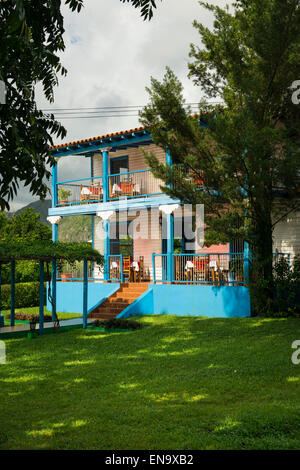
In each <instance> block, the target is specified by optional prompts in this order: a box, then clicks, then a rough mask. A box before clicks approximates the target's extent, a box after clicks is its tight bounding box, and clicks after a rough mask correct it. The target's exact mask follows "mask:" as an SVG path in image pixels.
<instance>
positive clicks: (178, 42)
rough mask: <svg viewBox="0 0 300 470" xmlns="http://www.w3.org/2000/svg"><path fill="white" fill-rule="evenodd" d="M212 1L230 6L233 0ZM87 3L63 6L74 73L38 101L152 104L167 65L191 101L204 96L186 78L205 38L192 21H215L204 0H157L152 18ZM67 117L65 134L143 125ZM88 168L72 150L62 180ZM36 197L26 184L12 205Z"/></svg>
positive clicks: (116, 4) (66, 60) (107, 2)
mask: <svg viewBox="0 0 300 470" xmlns="http://www.w3.org/2000/svg"><path fill="white" fill-rule="evenodd" d="M210 3H214V4H218V5H219V6H224V5H225V4H226V3H229V2H228V1H226V0H215V1H211V2H210ZM84 5H85V6H84V8H83V9H82V11H81V12H80V13H79V14H78V13H73V12H71V11H70V10H69V9H68V8H66V7H63V14H64V18H65V29H66V32H65V43H66V50H65V52H64V53H63V55H62V62H63V64H64V66H65V67H66V68H67V70H68V75H67V77H64V78H60V82H59V86H58V87H57V88H56V92H55V102H54V104H53V105H51V106H50V105H49V103H48V102H47V101H46V100H45V99H44V98H43V96H42V93H41V91H40V89H39V88H38V90H37V102H38V105H39V106H40V107H41V108H42V109H46V108H47V109H48V108H50V107H52V108H56V109H57V108H81V107H83V108H85V107H105V106H132V105H133V106H137V105H145V104H146V103H147V99H148V98H147V92H146V91H145V87H146V86H148V85H149V83H150V77H151V76H153V77H155V78H158V79H161V78H162V77H163V75H164V73H165V67H166V66H167V65H168V66H170V67H171V69H172V70H173V71H174V72H175V73H176V75H177V76H178V77H179V78H180V80H181V81H182V82H183V84H184V88H185V98H186V101H187V102H198V101H199V99H200V97H201V90H200V89H199V88H197V87H195V86H194V85H193V83H192V81H191V80H189V79H188V78H187V63H188V53H189V46H190V44H191V43H195V44H199V35H198V33H197V31H196V30H195V28H193V26H192V22H193V20H194V19H197V20H198V21H201V22H202V23H204V24H205V25H207V26H211V25H212V21H213V19H212V15H211V14H210V13H208V12H207V11H206V10H205V9H203V8H202V7H201V6H199V4H198V1H197V0H163V2H162V3H160V2H159V1H157V7H158V8H157V10H156V11H155V15H154V17H153V19H152V20H151V21H150V22H148V21H147V22H144V21H143V20H142V18H141V17H140V13H139V10H138V9H135V8H133V7H132V6H131V5H130V4H122V3H121V2H120V0H85V2H84ZM61 122H62V123H63V125H64V126H65V127H66V129H67V137H66V139H64V141H66V142H69V141H72V140H79V139H83V138H89V137H93V136H98V135H103V134H105V133H110V132H116V131H119V130H125V129H130V128H134V127H137V126H139V125H140V124H139V121H138V117H137V116H132V117H109V118H108V117H105V118H104V117H98V118H94V119H83V118H81V119H64V120H62V121H61ZM55 143H60V142H59V141H57V142H55ZM89 169H90V168H89V162H87V161H86V159H84V158H83V157H70V158H67V157H66V158H64V159H61V161H60V163H59V167H58V181H63V180H68V179H73V178H76V177H84V176H89ZM33 200H36V198H33V197H32V196H31V195H30V194H29V191H28V190H27V189H26V188H21V189H20V191H19V194H18V197H17V198H16V199H15V200H14V202H13V203H12V204H11V210H13V211H14V210H17V209H19V208H20V207H22V206H24V205H26V204H28V203H29V202H32V201H33Z"/></svg>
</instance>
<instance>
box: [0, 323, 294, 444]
mask: <svg viewBox="0 0 300 470" xmlns="http://www.w3.org/2000/svg"><path fill="white" fill-rule="evenodd" d="M142 321H143V322H144V323H145V324H146V325H147V327H146V328H144V329H142V330H138V331H135V332H130V333H114V334H112V333H110V334H107V333H101V332H97V331H92V330H81V329H80V330H73V331H68V332H65V333H60V334H53V335H47V336H44V337H39V338H36V339H34V340H29V339H27V338H24V339H15V340H7V341H6V347H7V359H8V362H7V364H6V365H0V394H1V412H0V449H21V448H25V449H300V365H298V366H296V365H293V364H292V362H291V354H292V352H293V350H292V349H291V344H292V342H293V341H294V340H296V339H300V321H299V320H297V319H280V320H279V319H276V320H275V319H257V318H251V319H205V318H194V317H175V316H146V317H143V319H142Z"/></svg>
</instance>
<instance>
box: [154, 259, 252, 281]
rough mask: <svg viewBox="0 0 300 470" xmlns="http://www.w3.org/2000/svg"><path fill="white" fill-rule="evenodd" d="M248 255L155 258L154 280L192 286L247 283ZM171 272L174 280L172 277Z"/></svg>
mask: <svg viewBox="0 0 300 470" xmlns="http://www.w3.org/2000/svg"><path fill="white" fill-rule="evenodd" d="M245 261H246V259H245V258H244V253H207V254H176V255H172V256H171V258H169V260H168V255H166V254H165V255H156V254H155V255H153V273H154V277H153V281H154V283H156V282H173V283H179V284H180V283H188V284H215V285H224V284H225V285H234V284H237V285H241V284H244V269H245ZM168 269H170V270H171V273H172V275H171V277H170V276H168Z"/></svg>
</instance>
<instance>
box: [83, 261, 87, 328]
mask: <svg viewBox="0 0 300 470" xmlns="http://www.w3.org/2000/svg"><path fill="white" fill-rule="evenodd" d="M87 306H88V262H87V260H86V259H85V260H84V261H83V328H86V327H87V311H88V308H87Z"/></svg>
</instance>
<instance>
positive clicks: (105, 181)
mask: <svg viewBox="0 0 300 470" xmlns="http://www.w3.org/2000/svg"><path fill="white" fill-rule="evenodd" d="M109 150H110V147H109V148H108V147H107V148H105V149H102V179H103V202H107V201H108V200H109V181H108V160H109Z"/></svg>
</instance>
